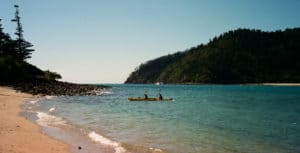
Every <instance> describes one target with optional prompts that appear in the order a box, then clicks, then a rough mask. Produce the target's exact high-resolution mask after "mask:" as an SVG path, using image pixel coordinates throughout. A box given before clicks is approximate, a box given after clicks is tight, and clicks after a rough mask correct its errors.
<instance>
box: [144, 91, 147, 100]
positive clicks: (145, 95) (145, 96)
mask: <svg viewBox="0 0 300 153" xmlns="http://www.w3.org/2000/svg"><path fill="white" fill-rule="evenodd" d="M144 98H145V99H148V94H147V91H145V93H144Z"/></svg>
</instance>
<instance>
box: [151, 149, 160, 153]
mask: <svg viewBox="0 0 300 153" xmlns="http://www.w3.org/2000/svg"><path fill="white" fill-rule="evenodd" d="M149 149H150V150H152V151H154V152H155V153H156V152H162V150H161V149H157V148H149Z"/></svg>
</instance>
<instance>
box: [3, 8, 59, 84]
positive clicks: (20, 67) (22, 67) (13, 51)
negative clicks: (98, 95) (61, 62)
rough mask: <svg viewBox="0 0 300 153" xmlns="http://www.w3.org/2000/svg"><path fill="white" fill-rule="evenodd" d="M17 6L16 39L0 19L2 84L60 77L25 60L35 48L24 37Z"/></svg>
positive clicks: (49, 79) (50, 79) (52, 79)
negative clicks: (5, 28) (6, 31)
mask: <svg viewBox="0 0 300 153" xmlns="http://www.w3.org/2000/svg"><path fill="white" fill-rule="evenodd" d="M15 8H16V13H15V18H14V19H13V20H12V21H13V22H16V23H17V29H16V33H15V34H16V35H17V39H16V40H13V39H11V37H10V35H9V34H7V33H5V32H4V31H3V28H2V24H1V19H0V84H10V83H19V82H28V81H29V82H35V81H37V80H39V81H54V80H56V79H60V78H61V76H60V75H59V74H58V73H56V72H50V71H45V72H44V71H42V70H40V69H39V68H37V67H35V66H34V65H31V64H29V63H27V62H26V61H25V60H26V59H28V58H30V55H31V53H32V51H34V50H33V49H30V48H31V47H32V44H31V43H30V42H27V41H26V40H25V39H24V37H23V28H22V24H21V21H20V19H21V17H20V16H19V9H18V6H17V5H15Z"/></svg>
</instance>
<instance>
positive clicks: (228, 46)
mask: <svg viewBox="0 0 300 153" xmlns="http://www.w3.org/2000/svg"><path fill="white" fill-rule="evenodd" d="M155 82H163V83H220V84H231V83H263V82H274V83H277V82H285V83H289V82H295V83H297V82H298V83H299V82H300V28H294V29H286V30H284V31H281V30H278V31H274V32H263V31H261V30H251V29H237V30H233V31H229V32H225V33H224V34H221V35H220V36H218V37H215V38H213V39H212V40H210V41H209V43H207V44H205V45H203V44H201V45H199V46H196V47H192V48H190V49H188V50H186V51H184V52H178V53H175V54H171V55H166V56H162V57H159V58H156V59H153V60H150V61H148V62H146V63H144V64H141V65H140V66H139V67H138V68H137V69H136V70H135V71H134V72H132V73H131V74H130V76H129V77H128V78H127V80H126V81H125V83H155Z"/></svg>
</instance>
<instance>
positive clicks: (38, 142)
mask: <svg viewBox="0 0 300 153" xmlns="http://www.w3.org/2000/svg"><path fill="white" fill-rule="evenodd" d="M28 98H32V96H31V95H29V94H25V93H17V92H16V91H15V90H13V89H11V88H7V87H0V153H19V152H22V153H40V152H43V153H67V152H69V146H68V145H66V144H64V143H63V142H61V141H58V140H55V139H52V138H50V137H48V136H46V135H44V134H43V133H42V131H41V128H40V127H38V125H35V124H34V123H32V122H30V121H28V120H26V119H25V118H23V117H21V116H20V115H19V113H20V112H21V108H20V106H21V105H22V103H23V102H24V100H26V99H28Z"/></svg>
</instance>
